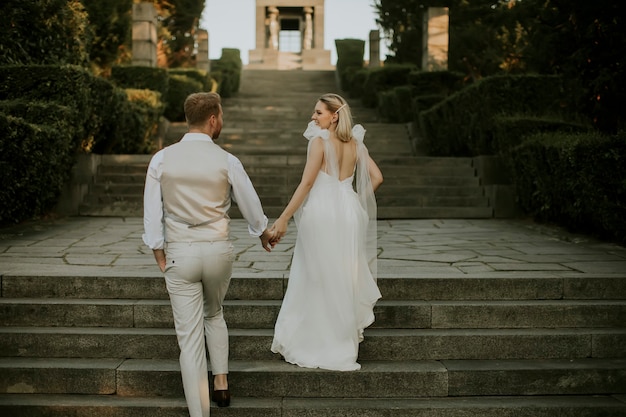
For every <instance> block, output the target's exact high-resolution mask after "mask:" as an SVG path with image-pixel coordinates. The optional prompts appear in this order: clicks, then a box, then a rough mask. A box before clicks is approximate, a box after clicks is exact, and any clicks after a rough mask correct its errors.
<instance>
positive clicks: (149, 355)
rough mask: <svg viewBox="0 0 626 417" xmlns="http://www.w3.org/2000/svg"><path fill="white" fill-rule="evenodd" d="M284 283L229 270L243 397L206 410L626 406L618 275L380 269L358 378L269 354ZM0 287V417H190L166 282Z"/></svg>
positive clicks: (234, 381) (370, 411)
mask: <svg viewBox="0 0 626 417" xmlns="http://www.w3.org/2000/svg"><path fill="white" fill-rule="evenodd" d="M259 250H260V249H259ZM258 256H259V257H261V256H263V255H262V254H261V253H259V255H258ZM285 285H286V278H285V277H283V276H282V274H281V273H265V274H263V276H262V277H258V276H253V275H252V274H251V275H246V274H245V273H239V274H238V275H237V276H235V277H234V278H233V281H232V284H231V288H230V291H229V293H228V297H227V298H228V300H227V302H226V304H225V314H226V320H227V323H228V325H229V328H230V345H231V351H230V377H229V380H230V384H231V390H232V393H233V396H234V400H233V403H232V406H231V407H230V408H228V409H216V408H214V409H213V410H212V414H213V415H217V416H237V417H239V416H240V417H248V416H267V417H273V416H276V417H279V416H283V417H285V416H290V417H291V416H293V417H296V416H308V417H332V416H345V417H357V416H359V417H362V416H384V417H387V416H393V417H396V416H402V417H406V416H422V417H449V416H451V417H455V416H463V417H469V416H472V417H473V416H476V417H478V416H480V417H502V416H533V417H553V416H571V417H582V416H585V417H602V416H606V417H619V416H626V395H624V394H625V393H626V359H625V357H626V355H625V351H624V342H625V341H626V329H625V328H624V323H625V321H626V301H625V300H626V281H625V280H624V279H623V278H622V277H619V278H615V277H613V278H611V277H599V276H590V277H583V278H581V277H572V278H567V277H565V278H564V277H557V276H554V275H552V276H550V275H546V274H544V275H538V274H507V273H506V272H503V273H501V274H495V275H494V274H491V275H490V276H489V277H480V276H478V275H473V276H471V277H470V278H460V277H458V276H434V275H433V276H431V275H428V274H418V273H416V274H413V275H410V276H394V274H388V273H384V272H383V274H382V276H381V278H380V279H379V286H380V289H381V292H382V294H384V300H383V301H381V302H379V303H378V305H377V307H376V309H375V313H376V322H375V323H374V325H373V327H372V328H370V329H367V330H366V335H365V341H364V342H363V343H362V345H361V349H360V356H359V360H360V362H361V364H362V370H360V371H357V372H331V371H324V370H311V369H301V368H298V367H296V366H292V365H288V364H286V363H284V362H283V361H282V360H281V359H280V358H279V357H278V355H274V354H272V353H271V352H270V350H269V346H270V344H271V340H272V332H273V325H274V322H275V319H276V317H277V314H278V310H279V308H280V303H281V299H282V297H283V294H284V288H285ZM2 292H3V293H2V295H3V297H2V298H1V301H0V312H1V314H0V326H1V327H0V370H1V371H0V392H1V393H3V394H2V395H0V414H1V415H3V416H7V417H8V416H10V417H26V416H28V417H31V416H46V417H65V416H76V417H78V416H84V417H105V416H111V417H112V416H115V417H144V416H145V417H148V416H150V417H153V416H181V417H183V416H188V414H187V411H186V405H185V402H184V398H183V392H182V384H181V381H180V372H179V365H178V360H177V358H178V347H177V344H176V337H175V334H174V330H173V323H172V317H171V310H170V305H169V301H168V299H167V293H166V290H165V287H164V284H163V280H162V279H160V278H159V277H158V276H154V275H153V274H152V275H150V276H142V275H141V274H137V275H132V274H127V275H126V276H122V275H121V274H119V273H118V274H115V275H114V276H105V275H101V276H8V277H4V278H3V281H2ZM617 394H622V395H621V396H620V395H617ZM619 398H621V399H622V400H623V401H624V402H620V401H616V399H619Z"/></svg>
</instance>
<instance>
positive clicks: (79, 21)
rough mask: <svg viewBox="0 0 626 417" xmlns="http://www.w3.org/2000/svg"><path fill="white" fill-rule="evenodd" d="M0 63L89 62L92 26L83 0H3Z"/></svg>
mask: <svg viewBox="0 0 626 417" xmlns="http://www.w3.org/2000/svg"><path fill="white" fill-rule="evenodd" d="M0 15H2V19H3V21H4V23H3V24H2V25H0V64H23V65H28V64H61V65H63V64H74V65H83V66H85V65H87V63H88V61H89V48H90V45H91V42H90V39H91V28H90V26H89V24H88V21H87V12H86V11H85V9H84V7H83V4H82V3H81V1H80V0H37V1H32V0H31V1H24V0H3V1H1V2H0Z"/></svg>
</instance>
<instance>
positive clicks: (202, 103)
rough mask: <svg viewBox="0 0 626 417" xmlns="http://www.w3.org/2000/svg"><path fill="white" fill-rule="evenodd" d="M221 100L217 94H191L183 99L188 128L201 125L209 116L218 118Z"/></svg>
mask: <svg viewBox="0 0 626 417" xmlns="http://www.w3.org/2000/svg"><path fill="white" fill-rule="evenodd" d="M221 104H222V99H221V97H220V95H219V94H217V93H193V94H190V95H189V96H188V97H187V98H186V99H185V119H187V124H188V125H189V126H200V125H203V124H204V123H205V122H206V121H207V120H208V119H209V118H210V117H211V116H215V117H217V116H219V114H220V108H221Z"/></svg>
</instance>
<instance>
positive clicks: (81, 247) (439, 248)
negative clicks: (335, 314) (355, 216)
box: [0, 217, 626, 278]
mask: <svg viewBox="0 0 626 417" xmlns="http://www.w3.org/2000/svg"><path fill="white" fill-rule="evenodd" d="M296 232H297V231H296V227H295V225H294V223H293V222H292V223H291V224H290V228H289V232H288V233H287V235H286V236H285V238H284V239H283V240H282V242H281V243H280V244H279V245H278V246H277V247H276V248H275V250H274V251H273V252H272V253H270V254H268V253H266V252H264V251H263V249H262V248H261V246H260V244H259V240H258V238H255V237H252V236H249V234H248V232H247V225H246V223H245V221H244V220H241V219H234V220H232V223H231V236H232V239H233V240H234V245H235V251H236V253H237V259H236V262H235V265H234V276H243V275H245V276H257V275H258V276H288V273H289V266H290V263H291V255H292V253H293V247H294V243H295V238H296ZM378 232H379V233H378V234H379V240H378V246H379V268H378V270H379V275H380V276H402V275H406V276H439V275H445V276H458V277H463V276H468V275H475V274H484V275H485V276H488V275H490V274H495V273H497V274H503V275H508V274H510V275H516V274H549V276H563V277H577V276H586V275H595V274H598V275H603V276H618V277H621V276H623V277H625V278H626V247H623V246H620V245H617V244H612V243H608V242H603V241H599V240H596V239H593V238H591V237H588V236H582V235H574V234H570V233H567V232H564V231H563V230H562V229H560V228H556V227H550V226H544V225H538V224H536V223H533V222H530V221H525V220H509V219H507V220H499V219H478V220H474V219H472V220H463V219H452V220H448V219H447V220H432V219H427V220H381V221H379V224H378ZM142 233H143V224H142V219H141V218H137V217H133V218H120V217H105V218H102V217H97V218H96V217H68V218H62V219H55V220H49V221H39V222H33V223H28V224H24V225H20V226H15V227H10V228H4V229H0V274H1V275H6V274H11V275H16V274H23V275H29V276H32V275H46V276H55V275H66V276H94V275H101V276H112V275H116V274H119V275H122V276H124V275H133V276H159V271H158V270H157V269H156V265H155V263H154V260H153V258H152V252H151V251H150V250H149V249H148V248H147V247H146V246H145V245H144V244H143V242H142V240H141V235H142Z"/></svg>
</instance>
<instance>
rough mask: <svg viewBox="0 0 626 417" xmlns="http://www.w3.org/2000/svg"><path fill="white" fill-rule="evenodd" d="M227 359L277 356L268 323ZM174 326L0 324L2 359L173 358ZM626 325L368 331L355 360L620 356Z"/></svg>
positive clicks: (234, 334)
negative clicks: (15, 325) (568, 327)
mask: <svg viewBox="0 0 626 417" xmlns="http://www.w3.org/2000/svg"><path fill="white" fill-rule="evenodd" d="M229 333H230V358H231V359H232V360H271V359H274V360H277V359H278V358H277V357H276V356H277V355H274V354H273V353H271V352H270V345H271V342H272V337H273V329H234V328H231V329H230V332H229ZM178 355H179V350H178V345H177V342H176V336H175V334H174V330H173V329H165V328H161V329H154V328H111V327H100V328H96V327H4V328H0V357H61V358H66V357H79V358H129V359H156V358H162V359H176V358H178ZM625 356H626V328H610V329H609V328H607V329H588V328H575V329H562V328H556V329H424V330H412V329H366V331H365V341H363V342H362V343H361V346H360V352H359V358H360V359H361V360H389V361H397V360H444V359H576V358H598V359H601V358H623V357H625Z"/></svg>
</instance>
